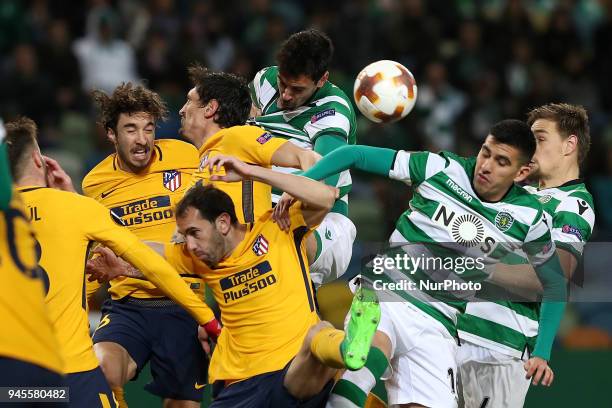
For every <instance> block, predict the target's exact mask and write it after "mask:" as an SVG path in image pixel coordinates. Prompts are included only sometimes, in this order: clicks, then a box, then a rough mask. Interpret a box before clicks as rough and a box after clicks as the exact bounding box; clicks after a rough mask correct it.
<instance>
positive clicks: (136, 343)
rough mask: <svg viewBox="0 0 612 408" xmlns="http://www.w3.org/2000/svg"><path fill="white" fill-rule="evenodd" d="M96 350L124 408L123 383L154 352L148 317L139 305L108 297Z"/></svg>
mask: <svg viewBox="0 0 612 408" xmlns="http://www.w3.org/2000/svg"><path fill="white" fill-rule="evenodd" d="M93 342H94V352H95V353H96V357H97V358H98V361H99V362H100V368H101V369H102V372H103V373H104V377H105V378H106V381H107V382H108V385H109V386H110V387H111V390H112V391H113V394H114V395H115V398H116V399H117V402H118V405H119V407H120V408H123V407H127V402H126V401H125V395H124V392H123V386H124V385H125V383H127V382H128V381H130V380H132V379H134V378H135V377H136V376H137V375H138V373H139V371H140V370H141V369H142V368H143V367H144V366H145V365H146V363H147V362H148V360H149V356H150V353H151V347H152V346H151V342H150V341H149V338H148V335H147V327H146V321H145V319H144V316H143V315H142V313H141V311H140V310H139V308H138V307H136V306H133V305H128V304H121V303H119V302H116V301H113V300H108V301H106V302H105V304H104V307H103V308H102V318H101V319H100V323H99V324H98V327H97V328H96V331H95V332H94V335H93Z"/></svg>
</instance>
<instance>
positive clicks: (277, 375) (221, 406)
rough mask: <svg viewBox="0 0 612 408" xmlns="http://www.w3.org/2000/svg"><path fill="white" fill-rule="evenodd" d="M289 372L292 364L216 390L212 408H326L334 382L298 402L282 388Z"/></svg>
mask: <svg viewBox="0 0 612 408" xmlns="http://www.w3.org/2000/svg"><path fill="white" fill-rule="evenodd" d="M288 368H289V364H287V365H286V366H285V368H284V369H282V370H278V371H273V372H271V373H265V374H260V375H256V376H255V377H251V378H249V379H248V380H243V381H239V382H237V383H234V384H231V385H229V386H227V387H225V388H222V387H221V386H219V387H216V386H213V394H214V396H215V399H214V401H213V402H212V404H211V405H210V406H209V408H277V407H283V408H293V407H300V408H319V407H325V404H326V402H327V399H328V398H329V393H330V392H331V389H332V387H333V385H334V381H333V380H329V382H328V383H327V384H325V386H324V387H323V389H322V390H321V392H319V393H318V394H317V395H315V396H313V397H311V398H309V399H307V400H298V399H296V398H295V397H293V396H292V395H291V394H289V391H287V389H286V388H285V385H284V384H283V382H284V381H285V375H286V374H287V369H288ZM218 383H219V384H221V383H220V382H218ZM215 385H217V384H215Z"/></svg>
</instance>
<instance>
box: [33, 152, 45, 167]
mask: <svg viewBox="0 0 612 408" xmlns="http://www.w3.org/2000/svg"><path fill="white" fill-rule="evenodd" d="M32 160H33V161H34V164H35V165H36V167H37V168H39V169H40V168H41V167H43V166H44V163H45V161H44V160H43V158H42V154H41V153H40V150H38V149H32Z"/></svg>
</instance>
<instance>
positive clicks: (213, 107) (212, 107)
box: [204, 99, 219, 119]
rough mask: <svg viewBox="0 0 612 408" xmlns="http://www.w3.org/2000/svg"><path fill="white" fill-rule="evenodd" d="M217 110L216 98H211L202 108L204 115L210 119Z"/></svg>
mask: <svg viewBox="0 0 612 408" xmlns="http://www.w3.org/2000/svg"><path fill="white" fill-rule="evenodd" d="M218 110H219V102H218V101H217V100H216V99H211V100H210V101H208V103H207V104H206V107H205V108H204V117H205V118H206V119H210V118H212V117H213V116H215V115H216V114H217V111H218Z"/></svg>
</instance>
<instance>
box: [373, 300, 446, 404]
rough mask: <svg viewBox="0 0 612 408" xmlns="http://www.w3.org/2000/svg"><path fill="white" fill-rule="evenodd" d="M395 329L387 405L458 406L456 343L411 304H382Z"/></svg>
mask: <svg viewBox="0 0 612 408" xmlns="http://www.w3.org/2000/svg"><path fill="white" fill-rule="evenodd" d="M383 306H385V308H384V309H383V310H384V311H385V313H389V315H390V317H391V320H392V321H393V322H394V329H395V331H396V341H397V344H396V350H395V353H394V355H393V357H392V359H391V367H392V373H391V376H390V378H389V379H388V380H387V381H386V389H387V398H388V403H389V405H399V406H406V407H420V406H422V407H436V408H438V407H439V408H456V407H457V384H456V381H457V363H456V354H457V347H458V346H457V342H456V339H455V338H454V337H453V336H452V335H451V334H450V333H449V332H448V330H447V329H446V327H445V326H444V325H443V324H442V323H440V322H439V321H438V320H436V319H434V318H433V317H432V316H430V315H428V314H426V313H424V312H423V311H421V310H420V309H418V308H417V307H415V306H414V305H412V304H411V303H383Z"/></svg>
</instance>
